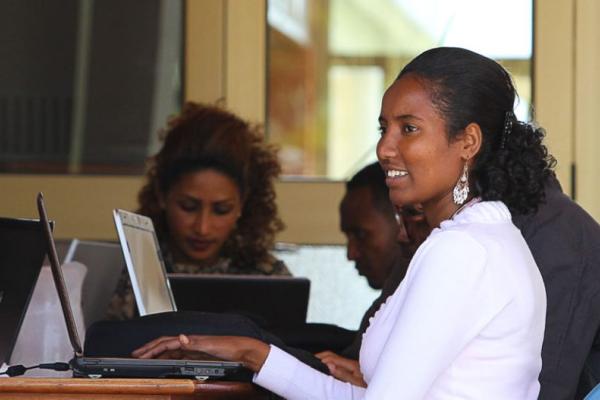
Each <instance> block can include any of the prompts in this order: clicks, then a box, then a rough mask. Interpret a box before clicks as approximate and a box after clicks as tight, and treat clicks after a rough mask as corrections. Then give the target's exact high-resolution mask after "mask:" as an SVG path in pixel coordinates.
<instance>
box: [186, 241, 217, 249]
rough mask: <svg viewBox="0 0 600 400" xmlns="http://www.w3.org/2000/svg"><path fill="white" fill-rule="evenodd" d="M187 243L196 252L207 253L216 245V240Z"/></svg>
mask: <svg viewBox="0 0 600 400" xmlns="http://www.w3.org/2000/svg"><path fill="white" fill-rule="evenodd" d="M187 243H188V245H189V246H190V247H191V248H192V249H193V250H194V251H206V250H208V249H209V248H210V247H212V246H213V245H214V244H215V240H210V239H188V240H187Z"/></svg>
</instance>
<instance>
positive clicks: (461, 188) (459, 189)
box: [452, 162, 469, 206]
mask: <svg viewBox="0 0 600 400" xmlns="http://www.w3.org/2000/svg"><path fill="white" fill-rule="evenodd" d="M468 195H469V167H468V165H467V163H466V162H465V166H464V167H463V172H462V174H461V176H460V178H458V182H456V185H455V186H454V190H453V191H452V196H453V197H454V203H455V204H456V205H459V206H460V205H461V204H463V203H464V202H465V200H467V196H468Z"/></svg>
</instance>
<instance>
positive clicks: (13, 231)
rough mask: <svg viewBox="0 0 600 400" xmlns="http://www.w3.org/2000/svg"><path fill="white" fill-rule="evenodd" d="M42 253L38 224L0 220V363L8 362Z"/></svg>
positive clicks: (42, 234) (40, 229)
mask: <svg viewBox="0 0 600 400" xmlns="http://www.w3.org/2000/svg"><path fill="white" fill-rule="evenodd" d="M45 254H46V241H45V239H44V233H43V230H42V226H41V225H40V223H39V221H37V220H24V219H9V218H0V364H2V363H3V362H6V363H8V362H9V359H10V355H11V353H12V350H13V347H14V344H15V341H16V339H17V335H18V333H19V329H20V327H21V322H22V320H23V317H24V316H25V311H26V310H27V305H28V304H29V299H30V298H31V294H32V292H33V288H34V286H35V283H36V281H37V278H38V276H39V273H40V269H41V267H42V263H43V260H44V255H45Z"/></svg>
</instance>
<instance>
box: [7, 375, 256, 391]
mask: <svg viewBox="0 0 600 400" xmlns="http://www.w3.org/2000/svg"><path fill="white" fill-rule="evenodd" d="M257 389H258V388H257V387H256V386H254V385H253V384H252V383H247V382H198V381H194V380H191V379H108V378H106V379H86V378H2V379H0V393H7V392H18V393H48V392H54V393H59V392H63V393H102V394H161V393H165V394H194V393H202V392H211V393H215V394H216V393H223V394H230V393H232V392H235V393H240V394H243V393H249V394H250V393H256V392H257Z"/></svg>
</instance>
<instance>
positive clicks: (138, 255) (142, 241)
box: [113, 209, 177, 316]
mask: <svg viewBox="0 0 600 400" xmlns="http://www.w3.org/2000/svg"><path fill="white" fill-rule="evenodd" d="M113 217H114V220H115V227H116V229H117V235H118V236H119V242H121V249H122V251H123V257H124V259H125V265H127V271H128V272H129V277H130V278H131V286H132V288H133V294H134V296H135V302H136V304H137V307H138V312H139V314H140V315H141V316H144V315H148V314H156V313H161V312H167V311H177V306H176V305H175V299H174V298H173V293H172V292H171V287H170V284H169V280H168V279H167V272H166V269H165V263H164V261H163V258H162V254H161V252H160V246H159V245H158V238H157V237H156V232H155V231H154V224H153V223H152V220H151V219H150V218H148V217H146V216H143V215H139V214H135V213H132V212H129V211H125V210H119V209H115V210H114V211H113Z"/></svg>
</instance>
